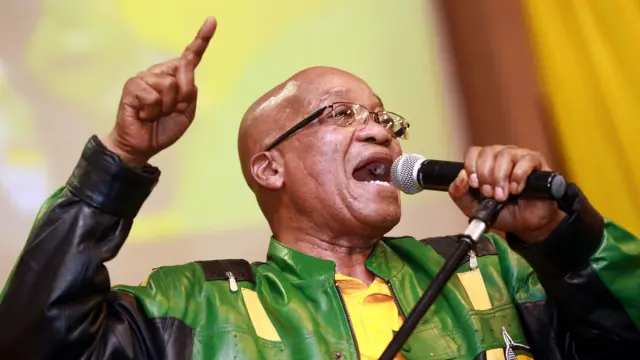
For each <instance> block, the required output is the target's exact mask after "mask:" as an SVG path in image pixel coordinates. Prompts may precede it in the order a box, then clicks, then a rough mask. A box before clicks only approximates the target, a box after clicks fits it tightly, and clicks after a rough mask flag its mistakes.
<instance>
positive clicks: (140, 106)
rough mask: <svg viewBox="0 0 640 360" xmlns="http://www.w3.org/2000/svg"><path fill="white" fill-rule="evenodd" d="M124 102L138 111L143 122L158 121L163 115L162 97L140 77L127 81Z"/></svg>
mask: <svg viewBox="0 0 640 360" xmlns="http://www.w3.org/2000/svg"><path fill="white" fill-rule="evenodd" d="M122 102H123V104H125V105H128V106H131V107H132V108H134V109H136V110H138V118H139V119H140V120H142V121H153V120H156V119H157V118H158V117H160V115H161V113H162V97H161V96H160V94H159V93H158V92H157V91H155V90H154V89H153V88H152V87H151V86H149V85H148V84H147V83H145V82H144V81H142V79H141V78H139V77H134V78H131V79H129V80H128V81H127V83H126V84H125V90H124V94H123V97H122Z"/></svg>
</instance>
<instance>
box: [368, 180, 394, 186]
mask: <svg viewBox="0 0 640 360" xmlns="http://www.w3.org/2000/svg"><path fill="white" fill-rule="evenodd" d="M367 182H368V183H370V184H378V185H386V186H391V185H390V184H389V183H388V182H384V181H380V180H371V181H367Z"/></svg>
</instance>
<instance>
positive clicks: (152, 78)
mask: <svg viewBox="0 0 640 360" xmlns="http://www.w3.org/2000/svg"><path fill="white" fill-rule="evenodd" d="M139 76H140V78H141V79H142V81H144V82H145V83H146V84H147V85H149V86H151V88H153V89H154V90H155V91H156V92H158V93H159V94H160V96H161V98H162V113H163V114H165V115H166V114H170V113H172V112H174V111H175V108H176V103H177V102H178V81H177V80H176V78H175V77H173V76H171V75H167V74H153V73H149V72H146V73H143V74H141V75H139Z"/></svg>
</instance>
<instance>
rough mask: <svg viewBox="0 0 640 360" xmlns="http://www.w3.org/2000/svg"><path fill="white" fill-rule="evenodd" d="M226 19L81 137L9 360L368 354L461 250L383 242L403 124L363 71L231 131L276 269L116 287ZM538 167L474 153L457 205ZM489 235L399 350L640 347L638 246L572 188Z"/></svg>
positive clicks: (29, 262) (153, 71) (217, 266)
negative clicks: (135, 227) (162, 157)
mask: <svg viewBox="0 0 640 360" xmlns="http://www.w3.org/2000/svg"><path fill="white" fill-rule="evenodd" d="M215 27H216V23H215V20H214V19H208V20H207V21H206V22H205V24H204V25H203V27H202V29H201V30H200V31H199V33H198V36H197V37H196V39H195V40H194V41H193V42H192V43H191V44H190V45H189V46H188V47H187V48H186V50H185V51H184V53H183V54H182V56H181V57H180V58H179V59H176V60H172V61H169V62H166V63H162V64H158V65H155V66H153V67H151V68H149V69H148V70H146V71H143V72H141V73H140V74H138V75H137V76H135V77H133V78H131V79H130V80H129V81H127V83H126V84H125V86H124V90H123V95H122V99H121V103H120V108H119V112H118V117H117V121H116V124H115V127H114V130H113V131H112V132H111V133H110V134H109V135H108V136H106V137H104V138H102V139H101V140H99V139H98V138H96V137H93V138H91V139H90V140H89V142H88V143H87V146H86V147H85V150H84V152H83V155H82V157H81V159H80V161H79V163H78V166H77V167H76V169H75V170H74V172H73V174H72V176H71V178H70V180H69V181H68V183H67V185H66V186H65V187H64V188H62V189H61V190H60V191H58V192H57V193H56V194H54V195H53V197H52V198H51V199H49V200H48V201H47V202H46V203H45V205H44V207H43V209H42V211H41V213H40V214H39V216H38V218H37V219H36V222H35V225H34V228H33V230H32V232H31V234H30V236H29V239H28V241H27V245H26V246H25V248H24V251H23V253H22V254H21V256H20V259H19V261H18V263H17V265H16V267H15V268H14V271H13V274H12V277H11V279H10V280H9V281H8V285H7V286H6V289H5V292H4V298H3V302H2V306H1V307H0V356H2V358H16V359H17V358H20V359H34V358H55V359H67V358H68V359H76V358H83V359H84V358H92V359H93V358H95V359H161V358H168V359H186V358H193V359H338V360H339V359H358V358H361V359H375V358H378V357H379V356H380V354H381V353H382V351H383V349H384V348H385V346H386V345H387V344H388V343H389V341H390V340H391V338H392V335H393V333H394V331H395V330H397V329H398V328H399V326H400V325H401V323H402V321H403V320H404V319H405V316H406V314H408V313H409V312H410V311H411V309H412V307H413V306H414V305H415V303H416V301H417V300H418V299H419V297H420V295H421V293H422V292H423V291H424V289H425V288H426V287H427V286H428V285H429V283H430V281H431V279H433V277H434V275H435V273H436V272H437V271H438V270H439V268H440V267H441V266H442V264H443V261H444V257H446V255H447V253H449V252H450V251H451V249H452V248H453V246H455V237H441V238H434V239H426V240H425V241H422V242H420V241H416V240H415V239H413V238H409V237H405V238H395V239H391V238H384V234H385V233H387V232H388V231H389V230H390V229H392V228H393V227H394V226H395V225H396V224H397V223H398V221H399V219H400V204H399V198H398V192H397V191H396V190H395V189H394V188H393V187H391V186H390V185H389V184H388V181H389V167H390V164H391V163H392V161H393V160H394V158H396V157H397V156H399V155H400V153H401V150H400V143H399V141H398V140H397V137H402V136H403V134H405V133H406V131H407V127H408V125H407V123H406V121H405V120H404V119H403V118H402V117H401V116H399V115H397V114H394V113H388V112H386V111H384V110H383V106H382V103H381V102H380V99H379V98H378V97H377V96H376V95H375V93H374V92H373V91H372V90H371V88H369V86H368V85H367V84H366V83H364V82H363V81H362V80H360V79H358V78H357V77H355V76H353V75H351V74H348V73H345V72H342V71H340V70H337V69H331V68H312V69H307V70H304V71H302V72H300V73H298V74H296V75H294V76H293V77H291V78H290V79H288V80H287V81H285V82H283V83H282V84H280V85H278V86H277V87H276V88H274V89H273V90H271V91H269V92H268V93H267V94H265V95H264V96H263V97H261V98H260V99H258V100H257V101H256V103H255V104H253V105H252V106H251V107H250V108H249V110H248V111H247V113H246V115H245V117H244V119H243V120H242V123H241V126H240V132H239V137H238V146H239V153H240V161H241V165H242V170H243V172H244V175H245V178H246V180H247V183H248V184H249V187H250V188H251V189H252V190H253V192H254V193H255V195H256V198H257V201H258V203H259V204H260V207H261V209H262V211H263V213H264V215H265V217H266V219H267V221H268V222H269V225H270V227H271V229H272V231H273V239H272V240H271V243H270V247H269V253H268V255H267V262H266V263H259V264H254V265H252V266H250V265H248V264H247V263H246V262H243V261H240V260H223V261H203V262H194V263H188V264H184V265H180V266H170V267H163V268H160V269H156V270H155V271H153V272H152V273H151V275H150V277H149V279H148V281H146V282H145V283H144V284H142V285H140V286H119V287H116V288H114V289H110V283H109V277H108V274H107V271H106V269H105V267H104V265H103V264H104V262H105V261H108V260H110V259H112V258H113V257H114V256H116V254H117V252H118V250H119V249H120V247H121V246H122V244H123V243H124V241H125V239H126V236H127V234H128V232H129V229H130V228H131V225H132V221H133V219H134V217H135V215H136V213H137V212H138V210H139V208H140V207H141V205H142V203H143V202H144V200H145V199H146V197H147V196H148V195H149V193H150V192H151V190H152V188H153V186H154V185H155V184H156V182H157V180H158V177H159V170H158V169H156V168H154V167H152V166H150V165H148V161H149V159H150V158H151V157H152V156H153V155H155V154H156V153H158V152H159V151H161V150H162V149H164V148H166V147H168V146H170V145H171V144H173V143H174V142H175V141H177V140H178V139H179V138H180V136H181V135H182V134H183V133H184V132H185V131H186V129H187V128H188V126H189V124H190V123H191V121H192V120H193V119H194V116H195V111H196V98H197V90H196V87H195V85H194V69H195V68H196V66H197V65H198V63H199V61H200V59H201V57H202V56H203V54H204V52H205V49H206V47H207V44H208V42H209V40H210V39H211V37H212V36H213V33H214V31H215ZM310 114H311V115H310ZM302 119H304V120H303V121H301V120H302ZM544 168H546V166H545V162H544V159H543V158H542V157H541V156H540V155H539V154H537V153H535V152H531V151H528V150H524V149H518V148H515V147H509V146H492V147H485V148H472V149H471V150H469V152H468V153H467V155H466V157H465V170H464V171H462V172H461V173H460V175H459V177H458V179H457V180H456V181H455V182H454V184H452V185H451V188H450V194H451V197H452V198H453V200H454V201H455V202H456V203H457V204H458V205H459V207H460V208H461V209H462V211H463V212H464V213H465V214H467V215H470V214H471V212H472V211H473V210H474V207H475V206H476V203H475V202H474V200H473V199H472V198H471V197H470V196H469V195H468V189H469V186H471V187H476V188H479V189H480V190H481V191H482V193H483V194H484V195H485V196H493V197H495V198H496V199H498V200H504V199H506V197H507V196H508V195H509V194H512V193H518V192H520V191H521V190H522V188H523V186H524V183H525V180H526V178H527V176H528V174H529V173H531V171H533V170H534V169H544ZM495 226H496V228H498V229H500V230H503V231H506V232H507V241H506V242H505V241H504V240H502V239H500V238H499V237H497V236H496V235H492V234H489V235H487V237H486V238H485V239H483V241H482V242H481V243H480V244H479V246H478V247H477V249H476V253H477V257H476V258H475V259H473V261H467V262H465V263H464V264H462V265H461V266H460V268H459V270H458V274H457V276H456V277H454V278H453V279H452V280H451V281H450V282H449V283H448V284H447V286H446V288H445V290H444V292H443V293H442V295H441V296H440V297H439V298H438V299H437V301H436V302H435V304H434V306H433V307H432V309H431V310H430V311H429V313H428V314H427V315H426V316H425V317H424V319H423V320H422V321H421V322H420V324H419V325H418V326H417V328H416V330H415V332H414V333H413V335H412V336H411V338H410V339H409V340H408V342H407V343H406V344H405V346H404V347H403V348H402V351H401V354H399V355H398V357H397V358H399V359H402V358H406V359H454V358H455V359H505V358H508V359H516V358H517V359H527V358H531V354H533V356H534V357H535V358H537V359H596V358H602V357H603V356H605V355H607V354H608V355H618V354H627V355H628V354H629V351H631V350H633V347H634V346H636V345H637V344H639V343H640V330H639V327H638V324H640V308H639V306H638V305H637V304H638V302H637V300H636V298H637V296H638V294H639V293H640V291H639V290H638V289H639V287H638V286H637V284H636V280H635V276H634V275H635V274H637V273H638V269H639V265H638V264H640V242H639V241H638V239H637V238H635V237H634V236H633V235H631V234H629V233H627V232H625V231H624V230H623V229H621V228H619V227H617V226H616V225H614V224H613V223H611V222H609V221H604V220H603V219H602V217H601V216H600V215H599V214H598V213H597V212H596V211H595V210H594V209H593V208H592V207H591V206H590V205H589V203H588V202H587V200H586V199H585V198H584V196H583V195H581V194H580V192H579V191H578V190H577V188H576V187H575V186H572V187H571V188H570V191H569V192H568V194H567V196H566V197H565V199H563V201H561V202H560V208H559V207H558V205H557V204H556V203H554V202H549V201H536V200H531V201H520V202H518V203H517V204H516V205H510V206H508V207H506V208H505V209H504V211H503V212H502V213H501V215H500V217H499V218H498V220H497V222H496V224H495ZM507 244H508V245H507ZM510 247H511V249H513V250H515V252H514V251H512V250H511V249H510ZM516 252H517V253H518V254H519V255H517V254H516ZM521 256H522V257H521ZM525 260H526V261H525ZM475 262H477V264H475ZM529 264H530V265H529ZM613 279H615V281H612V280H613Z"/></svg>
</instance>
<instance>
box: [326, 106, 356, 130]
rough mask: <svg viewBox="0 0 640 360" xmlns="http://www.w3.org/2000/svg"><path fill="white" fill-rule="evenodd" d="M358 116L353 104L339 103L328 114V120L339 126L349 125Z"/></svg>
mask: <svg viewBox="0 0 640 360" xmlns="http://www.w3.org/2000/svg"><path fill="white" fill-rule="evenodd" d="M355 118H356V111H355V110H354V109H353V107H351V106H347V105H337V106H335V107H334V108H333V110H332V111H331V113H330V114H329V116H328V120H329V121H330V122H331V123H333V124H335V125H339V126H348V125H350V124H351V123H353V121H354V120H355Z"/></svg>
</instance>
